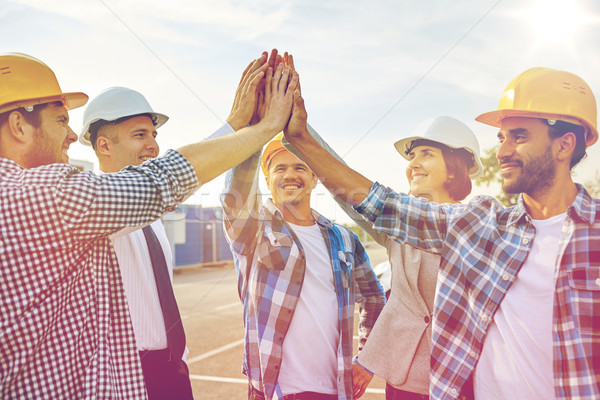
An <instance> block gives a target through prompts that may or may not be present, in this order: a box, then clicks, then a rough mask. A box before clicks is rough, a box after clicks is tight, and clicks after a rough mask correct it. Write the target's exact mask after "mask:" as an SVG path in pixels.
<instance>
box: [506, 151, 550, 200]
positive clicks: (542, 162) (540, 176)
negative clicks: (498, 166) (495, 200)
mask: <svg viewBox="0 0 600 400" xmlns="http://www.w3.org/2000/svg"><path fill="white" fill-rule="evenodd" d="M510 162H514V163H518V164H519V166H520V167H521V174H520V175H519V176H517V177H516V178H515V179H514V180H512V181H506V180H504V181H503V183H502V189H504V191H505V192H506V193H512V194H516V193H527V194H528V195H533V194H535V193H540V192H545V191H546V190H548V189H550V188H551V187H552V185H553V184H554V177H555V176H556V165H555V163H554V157H553V156H552V152H551V150H550V147H548V148H547V149H546V151H545V152H544V154H542V155H540V156H539V157H537V158H535V159H532V160H530V161H529V162H527V163H526V164H525V163H524V162H523V160H512V159H511V160H510Z"/></svg>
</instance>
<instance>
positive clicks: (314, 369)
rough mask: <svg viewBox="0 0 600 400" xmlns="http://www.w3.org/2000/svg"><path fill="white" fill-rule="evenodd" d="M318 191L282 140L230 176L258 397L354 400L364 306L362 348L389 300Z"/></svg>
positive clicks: (233, 232)
mask: <svg viewBox="0 0 600 400" xmlns="http://www.w3.org/2000/svg"><path fill="white" fill-rule="evenodd" d="M273 58H276V53H275V54H273V53H272V55H271V59H273ZM267 79H268V78H267ZM267 83H268V80H267ZM268 86H269V85H268V84H267V88H268ZM268 97H269V93H268V90H267V91H266V93H265V98H268ZM235 128H236V126H232V130H233V129H235ZM259 164H260V167H261V169H262V171H263V173H264V175H265V178H266V181H267V186H268V187H269V190H270V192H271V198H269V199H267V200H266V201H265V202H264V203H263V202H262V196H261V194H260V193H259V190H258V186H259V185H258V180H259V168H258V166H259ZM316 184H317V178H316V176H315V174H314V173H313V172H312V171H311V170H310V168H308V166H307V165H306V164H305V163H304V162H303V161H302V160H300V159H298V158H297V157H296V156H294V155H293V154H292V153H290V152H289V151H288V150H286V149H285V148H284V147H283V145H282V144H281V136H277V137H276V138H275V139H273V140H272V141H271V142H269V143H268V144H267V146H266V147H265V150H264V151H263V153H262V156H261V153H260V152H257V153H255V154H253V155H252V156H251V157H249V158H248V159H247V160H246V161H244V162H243V163H241V164H240V165H238V166H237V167H235V168H233V169H232V170H230V171H229V173H228V174H227V180H226V187H225V190H224V192H223V195H222V197H221V203H222V205H223V210H224V226H225V233H226V235H227V239H228V241H229V244H230V247H231V250H232V252H233V257H234V261H235V267H236V270H237V273H238V291H239V295H240V300H241V301H242V303H243V304H244V328H245V332H246V334H245V346H244V348H245V354H244V360H243V372H244V374H245V375H246V376H247V378H248V381H249V387H248V399H249V400H264V399H267V400H271V399H275V400H285V399H292V398H293V399H320V400H351V399H353V398H354V396H353V393H354V392H353V373H352V372H353V369H354V368H356V367H355V365H354V364H353V362H352V351H353V348H354V347H353V331H354V315H355V312H354V307H355V303H357V304H358V305H359V309H360V312H359V326H360V329H359V335H360V339H359V345H358V346H359V349H360V348H362V346H363V345H364V343H365V341H366V340H367V336H368V335H369V332H370V331H371V328H372V327H373V325H374V323H375V320H376V319H377V317H378V316H379V313H380V312H381V309H382V308H383V304H384V303H385V297H384V294H383V289H382V287H381V284H380V283H379V281H378V280H377V278H376V277H375V274H374V273H373V270H372V269H371V267H370V264H369V258H368V256H367V253H366V251H365V249H364V247H363V246H362V244H361V243H360V241H359V240H358V237H357V236H356V234H354V233H353V232H352V231H351V230H350V229H348V228H346V227H344V226H341V225H338V224H335V223H333V222H331V221H330V220H328V219H327V218H325V217H324V216H322V215H320V214H319V213H317V212H316V211H315V210H313V209H312V208H311V203H310V195H311V192H312V190H313V189H314V188H315V186H316ZM365 386H366V385H365Z"/></svg>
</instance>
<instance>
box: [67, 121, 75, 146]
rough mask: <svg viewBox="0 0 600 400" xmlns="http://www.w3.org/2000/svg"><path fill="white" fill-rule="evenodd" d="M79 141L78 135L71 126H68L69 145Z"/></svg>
mask: <svg viewBox="0 0 600 400" xmlns="http://www.w3.org/2000/svg"><path fill="white" fill-rule="evenodd" d="M76 141H77V134H76V133H75V132H73V129H71V127H70V126H69V125H67V142H69V144H71V143H73V142H76Z"/></svg>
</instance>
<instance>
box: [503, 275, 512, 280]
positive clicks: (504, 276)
mask: <svg viewBox="0 0 600 400" xmlns="http://www.w3.org/2000/svg"><path fill="white" fill-rule="evenodd" d="M509 279H510V276H508V274H504V275H502V280H504V281H507V280H509Z"/></svg>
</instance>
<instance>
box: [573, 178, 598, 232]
mask: <svg viewBox="0 0 600 400" xmlns="http://www.w3.org/2000/svg"><path fill="white" fill-rule="evenodd" d="M575 185H577V189H578V190H579V192H578V193H577V196H576V197H575V201H574V202H573V204H571V206H570V207H569V208H568V210H567V213H569V214H570V215H572V216H574V217H575V216H577V217H578V218H579V219H581V220H583V221H585V222H587V223H588V224H590V225H591V224H593V223H595V222H596V208H595V205H594V199H593V198H592V196H590V194H589V193H588V192H587V190H585V187H583V185H581V184H579V183H576V184H575Z"/></svg>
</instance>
